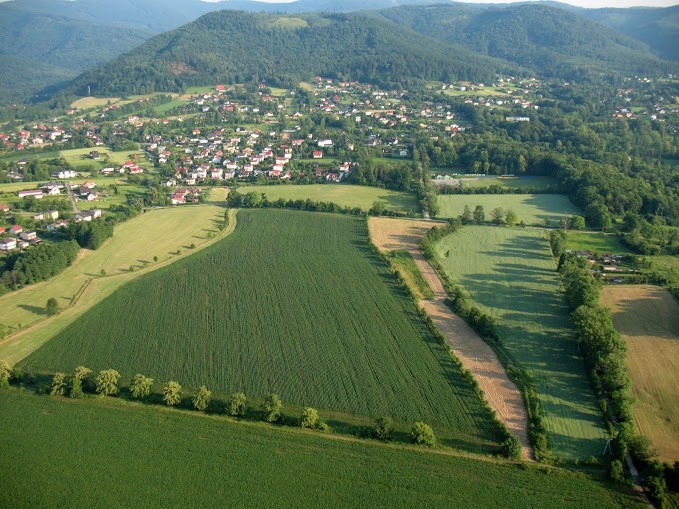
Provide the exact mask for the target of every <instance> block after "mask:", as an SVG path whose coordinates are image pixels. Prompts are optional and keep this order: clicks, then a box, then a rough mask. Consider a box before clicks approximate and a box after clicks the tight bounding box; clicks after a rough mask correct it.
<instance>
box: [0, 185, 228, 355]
mask: <svg viewBox="0 0 679 509" xmlns="http://www.w3.org/2000/svg"><path fill="white" fill-rule="evenodd" d="M225 197H226V193H225V192H224V190H221V189H216V190H214V192H213V195H212V197H211V199H212V201H211V202H210V203H209V204H205V205H199V206H184V207H176V208H166V209H157V210H152V211H149V212H146V213H145V214H143V215H141V216H139V217H136V218H134V219H132V220H130V221H127V222H125V223H123V224H121V225H119V226H117V227H116V230H115V233H114V235H113V237H112V238H111V239H109V240H108V241H107V242H106V244H105V245H104V246H102V247H101V248H99V249H98V250H97V251H89V250H81V252H80V255H79V258H78V260H77V261H76V262H74V264H73V265H72V266H71V267H69V268H68V269H66V270H65V271H64V272H62V273H61V274H59V275H58V276H56V277H54V278H52V279H50V280H49V281H45V282H42V283H38V284H35V285H31V286H28V287H26V288H24V289H21V290H18V291H16V292H12V293H10V294H7V295H4V296H2V297H0V324H2V325H4V326H5V327H9V328H11V330H14V331H16V330H19V329H25V328H26V327H28V326H30V325H34V324H36V323H40V325H41V326H44V327H47V329H49V331H48V332H49V334H48V336H47V338H43V339H44V340H46V339H48V338H49V337H50V336H51V334H53V333H54V332H55V331H56V330H58V328H60V327H59V324H60V323H61V322H64V321H66V322H69V321H70V319H72V317H73V316H72V315H79V314H80V313H81V312H83V311H84V310H85V309H88V308H89V307H91V306H92V305H94V304H95V303H97V302H99V301H100V300H101V299H103V298H104V297H105V296H107V295H108V294H110V293H111V292H112V291H113V290H115V289H116V288H118V287H119V286H121V285H122V284H124V283H125V282H126V281H128V280H130V279H133V278H134V277H138V276H139V275H140V274H142V273H145V272H148V271H150V270H154V269H156V268H158V267H160V266H162V265H165V264H167V263H170V262H172V261H174V260H176V259H178V258H179V257H182V256H188V255H190V254H191V253H194V252H195V251H196V250H198V249H200V248H202V247H204V246H206V245H207V244H209V243H211V242H213V241H214V239H217V238H220V237H221V235H218V233H219V230H218V225H219V224H220V223H221V222H222V221H223V218H224V211H225V209H224V206H223V205H224V198H225ZM232 216H233V219H232V220H231V221H230V223H235V214H233V213H232ZM208 234H212V236H213V238H212V239H211V238H209V237H208ZM192 244H194V245H195V249H191V248H190V246H191V245H192ZM154 256H157V257H158V261H157V262H154V261H153V257H154ZM131 267H132V268H133V271H130V268H131ZM102 270H103V271H104V274H105V275H102ZM51 297H54V298H56V299H57V300H58V301H59V305H60V307H61V308H62V309H66V308H68V307H69V306H71V305H72V304H75V306H74V308H77V309H67V310H66V311H63V312H62V313H61V314H60V315H59V316H58V317H56V318H50V319H47V318H46V316H45V314H44V308H45V304H46V302H47V299H49V298H51ZM55 327H57V328H56V329H55ZM29 330H30V332H31V333H30V336H31V340H40V338H37V337H35V338H34V337H33V336H34V333H35V331H34V330H33V328H31V329H29ZM22 342H23V343H25V341H24V340H23V339H21V341H17V338H13V337H9V338H8V339H6V340H4V341H0V358H4V359H6V360H8V362H16V361H18V360H19V359H20V358H23V356H24V355H26V354H27V353H30V351H32V349H30V351H25V350H26V349H27V348H26V347H25V346H20V345H18V343H22ZM40 344H42V343H40ZM38 346H39V345H38Z"/></svg>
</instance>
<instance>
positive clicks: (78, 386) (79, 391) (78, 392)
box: [68, 376, 83, 399]
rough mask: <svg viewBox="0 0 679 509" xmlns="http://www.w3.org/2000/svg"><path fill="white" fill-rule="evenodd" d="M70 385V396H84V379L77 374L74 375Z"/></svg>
mask: <svg viewBox="0 0 679 509" xmlns="http://www.w3.org/2000/svg"><path fill="white" fill-rule="evenodd" d="M69 383H70V387H69V390H68V397H69V398H73V399H78V398H82V397H83V381H82V380H81V379H80V378H78V377H77V376H72V377H71V379H70V381H69Z"/></svg>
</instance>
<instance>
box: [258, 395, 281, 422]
mask: <svg viewBox="0 0 679 509" xmlns="http://www.w3.org/2000/svg"><path fill="white" fill-rule="evenodd" d="M262 408H263V409H264V411H265V412H266V422H278V421H280V420H281V410H282V409H283V402H282V401H281V398H279V397H278V395H277V394H271V395H270V396H269V397H268V398H266V400H265V401H264V405H262Z"/></svg>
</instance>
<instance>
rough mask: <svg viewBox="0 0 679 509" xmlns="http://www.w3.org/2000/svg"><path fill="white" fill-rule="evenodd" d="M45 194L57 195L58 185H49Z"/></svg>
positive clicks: (59, 191)
mask: <svg viewBox="0 0 679 509" xmlns="http://www.w3.org/2000/svg"><path fill="white" fill-rule="evenodd" d="M47 194H48V195H50V196H59V195H60V194H61V189H60V188H59V186H53V187H50V188H49V189H48V190H47Z"/></svg>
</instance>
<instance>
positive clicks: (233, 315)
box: [20, 209, 494, 444]
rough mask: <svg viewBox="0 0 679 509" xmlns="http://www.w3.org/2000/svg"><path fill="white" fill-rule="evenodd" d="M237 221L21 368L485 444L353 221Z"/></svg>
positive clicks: (463, 384) (251, 217) (467, 400)
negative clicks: (313, 410)
mask: <svg viewBox="0 0 679 509" xmlns="http://www.w3.org/2000/svg"><path fill="white" fill-rule="evenodd" d="M237 218H238V221H237V226H236V230H235V231H234V232H233V233H231V234H230V235H229V236H228V237H225V238H223V239H222V240H220V241H219V242H217V243H215V244H214V245H212V246H211V247H209V248H206V249H204V250H203V251H201V252H200V253H198V254H196V255H195V256H191V257H189V258H185V259H183V260H180V261H178V262H175V263H173V264H172V265H170V266H167V267H165V268H163V269H159V270H157V271H154V272H151V273H149V274H147V275H144V276H142V277H140V278H138V279H136V280H135V281H134V282H132V283H130V284H127V285H126V286H125V287H123V288H122V289H121V290H118V291H117V292H115V293H113V294H112V295H111V296H110V297H108V298H107V299H106V300H104V301H102V302H101V303H99V304H98V305H96V306H95V307H93V308H92V309H90V310H89V311H88V312H87V313H85V314H84V315H83V316H81V317H80V318H79V319H78V320H77V321H75V322H74V323H72V324H71V325H70V326H68V327H66V328H65V329H64V330H62V331H61V332H60V333H58V334H57V335H56V336H55V337H54V338H53V339H51V340H50V341H49V342H47V343H46V344H44V345H43V346H42V347H41V348H40V349H38V350H36V351H35V352H34V353H33V354H31V355H29V356H28V357H27V358H26V359H24V360H23V361H22V362H21V363H20V366H21V367H23V368H25V369H27V370H29V371H41V370H46V371H53V370H71V369H73V368H74V367H75V366H77V365H80V364H84V365H87V366H89V367H90V368H92V369H95V370H100V369H105V368H111V367H113V368H115V369H117V370H118V371H120V372H121V373H123V374H124V375H125V376H132V375H134V374H135V373H145V374H147V375H149V376H152V377H153V378H155V379H157V380H168V379H176V380H178V381H179V382H180V383H181V384H182V385H186V386H187V387H197V386H199V385H201V384H206V385H207V386H208V387H210V388H211V389H213V390H220V391H243V392H245V393H246V394H248V395H250V396H253V397H261V398H263V397H265V396H267V395H268V394H269V393H271V392H276V393H278V394H280V395H281V397H282V398H283V399H284V400H285V401H289V402H291V403H294V404H300V405H314V406H317V407H320V408H327V409H332V410H340V411H346V412H351V413H355V414H359V415H367V416H373V417H377V416H380V415H391V416H393V417H394V418H395V419H397V420H400V421H405V422H412V421H414V420H424V421H427V422H431V423H432V424H434V425H437V426H439V429H441V428H446V429H447V430H448V432H449V434H450V436H451V437H456V438H457V437H459V439H460V440H461V441H463V440H470V443H471V442H474V443H475V444H476V443H478V442H479V441H486V443H487V441H488V440H492V438H493V436H494V432H493V426H492V425H491V424H490V422H489V415H488V412H487V410H485V408H484V407H483V406H482V403H481V401H480V400H479V398H478V397H477V396H476V395H475V393H474V392H473V390H472V388H471V386H470V384H469V383H468V382H467V381H466V380H465V378H464V376H463V375H462V373H461V372H460V370H459V368H458V367H457V366H456V365H455V364H454V362H453V361H452V358H451V357H450V355H449V354H448V353H447V351H446V350H445V349H444V348H443V347H442V346H441V345H439V344H438V343H437V342H436V340H435V339H434V338H433V337H432V336H431V334H430V333H429V332H428V330H427V329H426V327H425V326H424V324H423V323H422V321H421V320H420V318H419V315H418V314H417V311H416V308H415V306H414V304H413V303H412V302H411V301H410V300H408V299H407V297H406V296H405V294H404V292H403V290H402V289H401V288H400V287H398V286H397V285H396V283H395V281H394V279H393V277H392V276H390V275H389V273H388V268H387V266H386V265H385V264H384V263H383V262H382V261H381V260H380V259H379V258H378V257H377V256H376V255H374V254H373V253H372V251H371V250H370V249H369V247H368V238H367V237H368V235H367V228H366V225H365V221H364V219H363V218H355V217H350V216H342V215H331V214H319V213H308V212H299V211H289V210H272V209H254V210H253V209H251V210H241V211H240V212H239V213H238V216H237Z"/></svg>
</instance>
